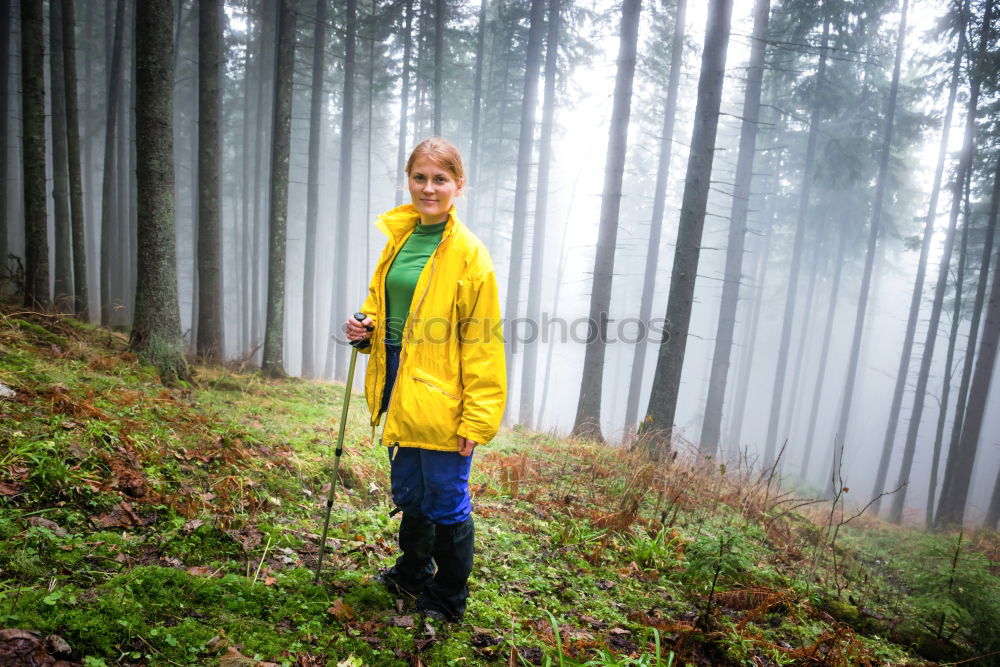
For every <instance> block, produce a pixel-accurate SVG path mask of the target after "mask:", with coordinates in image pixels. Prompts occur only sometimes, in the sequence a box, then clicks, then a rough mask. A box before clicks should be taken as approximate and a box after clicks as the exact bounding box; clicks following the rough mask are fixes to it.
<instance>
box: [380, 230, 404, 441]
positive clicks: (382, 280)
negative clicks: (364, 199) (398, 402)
mask: <svg viewBox="0 0 1000 667" xmlns="http://www.w3.org/2000/svg"><path fill="white" fill-rule="evenodd" d="M395 239H396V237H395V236H394V237H393V241H395ZM402 249H403V246H402V245H400V246H398V247H396V248H395V250H394V252H393V253H392V257H390V258H389V262H388V264H386V265H385V267H384V268H383V269H382V275H380V276H379V293H380V294H381V295H382V301H383V302H384V301H385V279H386V276H387V275H388V273H389V267H390V266H392V263H393V262H394V261H395V260H396V255H398V254H399V252H400V251H401V250H402ZM383 310H384V308H383ZM381 319H382V320H385V318H384V317H383V318H381ZM381 348H382V349H381V352H376V353H377V354H381V355H382V356H383V357H385V364H383V365H384V366H388V363H389V359H388V357H387V356H386V353H385V342H384V340H383V342H382V345H381ZM375 381H376V385H375V386H376V387H381V390H380V391H379V394H378V405H379V408H381V406H382V394H383V393H385V378H384V377H383V378H382V381H381V383H379V382H378V374H377V373H376V376H375ZM389 400H390V401H391V400H392V393H390V394H389ZM385 411H386V413H388V412H389V407H388V406H386V409H385ZM382 414H383V413H381V412H379V413H378V415H377V416H376V418H375V419H376V421H375V426H377V425H378V419H379V418H380V417H381V416H382ZM383 430H384V429H383ZM380 438H381V436H380Z"/></svg>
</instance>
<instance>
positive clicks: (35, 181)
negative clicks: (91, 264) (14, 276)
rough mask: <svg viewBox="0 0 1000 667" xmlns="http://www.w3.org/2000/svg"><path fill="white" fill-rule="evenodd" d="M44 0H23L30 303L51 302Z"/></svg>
mask: <svg viewBox="0 0 1000 667" xmlns="http://www.w3.org/2000/svg"><path fill="white" fill-rule="evenodd" d="M42 21H43V18H42V0H21V146H22V148H21V159H22V161H23V168H24V241H25V243H24V254H25V258H24V259H25V263H24V305H25V307H27V308H41V309H44V308H48V306H49V300H50V297H49V242H48V213H47V210H46V206H45V190H46V187H45V72H44V71H43V70H44V65H45V63H44V54H43V43H44V42H43V37H42V35H43V33H44V29H43V26H42Z"/></svg>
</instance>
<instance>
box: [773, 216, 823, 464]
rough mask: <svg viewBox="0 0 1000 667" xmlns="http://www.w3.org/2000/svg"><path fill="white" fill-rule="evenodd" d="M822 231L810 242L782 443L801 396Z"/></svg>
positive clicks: (787, 440)
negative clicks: (807, 270) (809, 256)
mask: <svg viewBox="0 0 1000 667" xmlns="http://www.w3.org/2000/svg"><path fill="white" fill-rule="evenodd" d="M823 231H824V230H823V229H822V228H819V227H818V228H817V229H816V231H815V233H816V236H817V238H815V239H814V240H813V243H812V265H811V267H810V270H809V283H808V285H807V286H806V297H805V301H803V303H802V324H801V326H802V329H801V330H800V331H799V342H798V346H797V349H796V351H795V364H794V366H793V367H794V369H795V370H794V371H792V386H791V391H790V392H788V394H787V399H786V404H785V409H784V411H783V412H784V415H783V416H784V420H783V422H782V428H781V430H780V431H778V434H779V437H778V439H779V441H780V442H782V443H786V442H790V438H791V430H792V428H793V427H794V421H793V419H794V417H796V416H797V415H798V411H797V407H798V400H799V399H800V398H802V395H801V394H800V393H799V384H800V382H801V380H802V366H803V359H804V358H805V354H806V350H807V349H808V348H809V334H810V327H811V325H812V323H813V321H814V320H813V299H814V297H815V296H816V281H817V280H818V273H819V261H820V254H821V253H822V251H823V240H822V238H821V237H822V235H823ZM802 444H803V447H804V448H807V447H809V442H808V441H804V442H803V443H802ZM786 451H787V450H786Z"/></svg>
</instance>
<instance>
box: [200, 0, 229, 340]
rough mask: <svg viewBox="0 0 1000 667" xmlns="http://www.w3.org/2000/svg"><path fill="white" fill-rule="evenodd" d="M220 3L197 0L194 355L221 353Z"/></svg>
mask: <svg viewBox="0 0 1000 667" xmlns="http://www.w3.org/2000/svg"><path fill="white" fill-rule="evenodd" d="M222 11H223V8H222V4H221V2H220V0H198V171H197V173H198V337H197V341H198V346H197V349H198V356H199V357H202V358H204V359H213V360H217V359H220V358H221V355H222V341H223V333H222V318H223V311H222V277H221V274H222V249H221V228H220V218H221V214H220V212H219V164H220V159H221V157H220V154H219V148H220V147H219V138H220V137H219V122H220V120H221V118H220V112H221V106H222V95H221V92H220V90H219V73H220V65H221V64H222V59H223V52H222V21H221V19H222Z"/></svg>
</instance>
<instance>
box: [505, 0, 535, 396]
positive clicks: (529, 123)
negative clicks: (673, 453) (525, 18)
mask: <svg viewBox="0 0 1000 667" xmlns="http://www.w3.org/2000/svg"><path fill="white" fill-rule="evenodd" d="M544 10H545V0H531V17H530V21H531V23H530V26H529V28H528V48H527V52H526V54H525V66H524V95H523V96H522V97H521V125H520V137H519V139H518V142H517V177H516V181H515V184H514V220H513V223H512V226H511V232H510V264H509V267H508V274H507V300H506V304H505V307H504V310H503V313H504V317H506V318H507V321H508V322H514V321H516V320H517V318H518V312H519V308H518V306H519V305H520V302H521V261H522V259H523V255H524V252H525V250H524V228H525V227H526V226H527V219H528V194H529V190H530V186H529V185H528V181H529V179H530V178H531V158H532V152H533V146H534V136H535V107H536V106H538V71H539V69H540V68H541V60H542V27H543V26H542V23H543V16H544V14H543V12H544ZM516 333H517V332H512V334H513V336H516ZM513 336H512V338H513ZM516 347H517V342H516V338H515V339H513V340H511V342H509V343H508V344H507V346H506V347H505V350H506V353H507V377H508V378H511V377H513V363H514V353H515V352H516V351H517V349H516Z"/></svg>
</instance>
